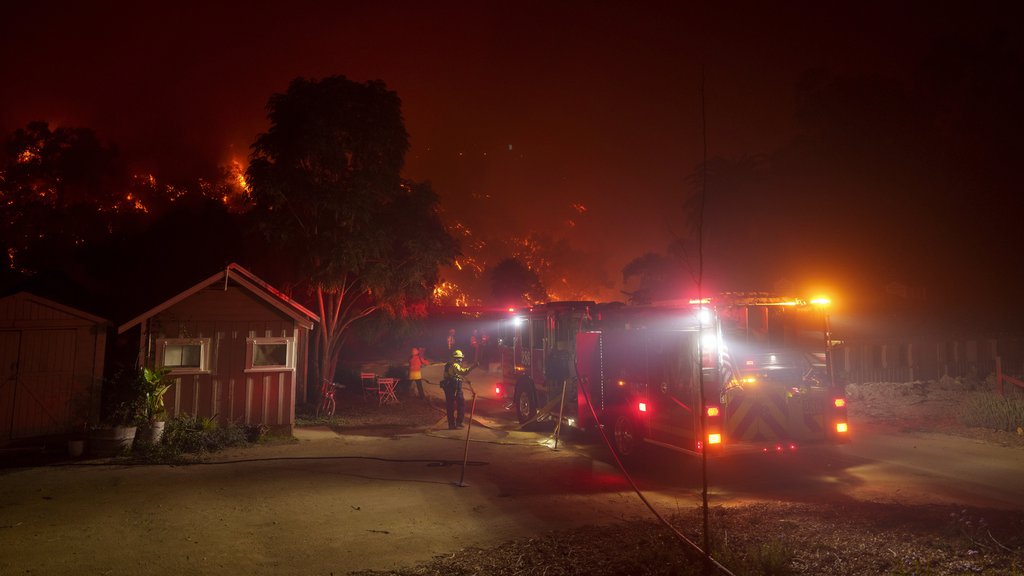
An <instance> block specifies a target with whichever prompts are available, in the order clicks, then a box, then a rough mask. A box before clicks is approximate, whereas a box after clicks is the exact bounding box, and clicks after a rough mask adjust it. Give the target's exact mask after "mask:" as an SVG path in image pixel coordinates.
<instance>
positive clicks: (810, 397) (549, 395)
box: [500, 294, 849, 456]
mask: <svg viewBox="0 0 1024 576" xmlns="http://www.w3.org/2000/svg"><path fill="white" fill-rule="evenodd" d="M832 345H833V341H832V340H831V334H830V333H829V327H828V316H827V313H826V312H824V311H823V310H822V309H821V308H820V307H818V306H815V305H813V304H810V303H808V302H806V301H804V300H800V299H795V298H781V297H776V296H770V295H765V294H723V295H721V296H719V297H717V298H715V299H713V300H702V301H699V302H696V301H691V302H687V303H685V304H675V305H664V306H626V305H622V304H618V303H616V304H597V303H594V302H551V303H547V304H543V305H539V306H535V307H533V308H531V309H529V310H524V311H520V312H517V313H515V314H513V316H512V318H510V319H509V321H508V325H507V326H506V327H505V328H504V330H503V334H502V338H501V342H500V349H501V361H502V375H503V382H502V385H501V389H502V390H503V391H505V393H506V394H508V393H510V395H509V396H510V397H509V400H510V402H509V407H510V408H512V409H514V410H515V412H516V415H517V417H518V419H519V421H520V423H523V424H526V423H528V422H531V421H536V420H545V419H552V420H558V421H560V422H561V423H562V424H563V425H568V426H575V427H578V428H581V429H584V430H591V429H596V428H597V427H602V428H603V429H604V430H606V431H607V432H609V437H610V439H611V440H612V442H613V446H614V448H615V449H616V451H617V452H619V454H620V455H623V456H632V455H634V454H636V453H637V452H638V451H639V450H640V449H641V447H642V446H644V445H646V444H654V445H659V446H663V447H666V448H670V449H673V450H678V451H681V452H686V453H691V454H700V453H701V452H704V451H707V453H708V454H709V455H710V454H718V453H722V452H730V451H735V450H738V449H759V450H762V451H773V452H787V451H793V450H796V449H797V448H798V447H799V446H803V445H807V444H812V443H822V442H828V443H842V442H847V441H848V439H849V431H848V427H847V419H846V400H845V396H844V394H843V390H842V388H841V387H840V386H837V385H836V384H835V382H834V379H833V378H832V370H831V346H832Z"/></svg>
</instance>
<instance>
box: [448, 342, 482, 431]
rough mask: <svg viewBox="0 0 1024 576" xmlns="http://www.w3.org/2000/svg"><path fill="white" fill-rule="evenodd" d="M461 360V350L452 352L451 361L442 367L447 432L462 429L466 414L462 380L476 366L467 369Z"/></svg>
mask: <svg viewBox="0 0 1024 576" xmlns="http://www.w3.org/2000/svg"><path fill="white" fill-rule="evenodd" d="M462 360H463V356H462V350H456V351H455V352H452V359H451V360H449V361H448V363H447V364H445V365H444V379H443V380H441V389H442V390H444V405H445V411H446V413H447V415H448V429H449V430H454V429H456V428H462V420H463V417H464V415H465V412H466V398H465V396H463V395H462V378H463V376H465V375H466V374H469V373H470V372H471V371H472V370H473V369H474V368H476V364H473V365H472V366H469V367H465V366H463V365H462Z"/></svg>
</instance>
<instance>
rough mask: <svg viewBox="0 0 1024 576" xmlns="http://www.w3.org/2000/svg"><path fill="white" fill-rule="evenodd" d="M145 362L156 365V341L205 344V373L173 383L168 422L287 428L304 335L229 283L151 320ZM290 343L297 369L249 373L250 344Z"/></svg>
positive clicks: (285, 318) (288, 319)
mask: <svg viewBox="0 0 1024 576" xmlns="http://www.w3.org/2000/svg"><path fill="white" fill-rule="evenodd" d="M149 334H150V338H149V339H148V343H147V344H148V350H149V358H148V359H147V360H148V363H149V364H150V365H152V364H153V363H155V361H156V354H155V341H156V339H158V338H209V339H210V350H209V354H210V357H209V364H208V365H209V373H204V374H189V375H183V376H180V377H178V378H177V379H176V382H175V385H174V386H172V388H171V389H170V390H169V391H168V393H167V395H166V396H165V398H164V402H165V404H166V405H167V407H168V412H169V415H170V416H172V417H174V416H178V415H183V414H189V415H196V416H201V417H206V418H216V419H217V421H218V422H219V423H220V424H222V425H223V424H226V423H229V422H234V423H237V424H243V425H255V424H264V425H267V426H270V427H272V428H278V429H289V430H290V428H291V427H292V425H293V424H294V421H295V405H294V398H295V388H296V381H297V380H298V379H301V378H304V377H305V368H306V364H305V361H304V354H305V349H306V345H305V340H306V339H307V338H308V330H306V329H304V328H301V327H300V326H298V325H297V323H296V321H295V320H294V319H293V318H291V317H289V316H288V315H287V314H284V313H282V312H281V311H280V310H278V309H276V308H275V307H273V306H271V305H270V304H268V303H266V302H264V301H262V300H260V299H258V298H256V297H254V296H253V295H252V294H250V293H249V292H248V291H247V290H245V289H242V288H239V287H238V286H236V285H231V284H229V285H228V286H227V287H226V288H225V287H224V286H223V285H221V286H211V287H209V288H207V289H204V290H201V291H200V292H198V293H196V294H194V295H192V296H191V297H190V298H188V299H186V300H183V301H181V302H179V303H177V304H175V305H173V306H171V307H169V308H167V309H166V310H164V311H162V312H161V313H159V314H157V315H155V316H154V317H152V318H151V319H150V320H149ZM259 337H287V338H293V339H294V347H295V352H294V354H295V357H296V366H295V368H294V369H286V370H280V371H270V372H246V371H245V364H246V347H247V340H248V339H249V338H259Z"/></svg>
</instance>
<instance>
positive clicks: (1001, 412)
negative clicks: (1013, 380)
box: [957, 390, 1024, 432]
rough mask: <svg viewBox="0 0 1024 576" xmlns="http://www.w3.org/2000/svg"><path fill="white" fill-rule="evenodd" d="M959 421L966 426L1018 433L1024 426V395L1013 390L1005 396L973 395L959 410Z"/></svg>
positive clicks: (979, 393)
mask: <svg viewBox="0 0 1024 576" xmlns="http://www.w3.org/2000/svg"><path fill="white" fill-rule="evenodd" d="M957 419H958V420H959V421H960V422H961V423H962V424H963V425H965V426H972V427H975V428H989V429H991V430H1003V431H1006V432H1016V431H1017V428H1018V427H1021V426H1024V393H1022V392H1019V391H1017V390H1011V391H1008V392H1007V394H1006V395H1005V396H999V395H998V394H993V393H991V392H977V393H974V394H971V395H969V396H968V397H967V398H966V399H965V400H964V401H963V403H961V404H960V406H959V407H958V408H957Z"/></svg>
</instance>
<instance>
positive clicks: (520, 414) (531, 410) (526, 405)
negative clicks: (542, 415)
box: [516, 386, 537, 424]
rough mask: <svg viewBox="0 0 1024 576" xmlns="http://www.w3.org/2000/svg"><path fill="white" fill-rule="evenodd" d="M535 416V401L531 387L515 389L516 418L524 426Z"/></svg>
mask: <svg viewBox="0 0 1024 576" xmlns="http://www.w3.org/2000/svg"><path fill="white" fill-rule="evenodd" d="M536 416H537V401H536V399H535V396H534V395H533V387H532V386H523V387H521V388H516V417H517V418H519V423H520V424H525V423H527V422H529V421H530V420H533V418H534V417H536Z"/></svg>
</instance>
